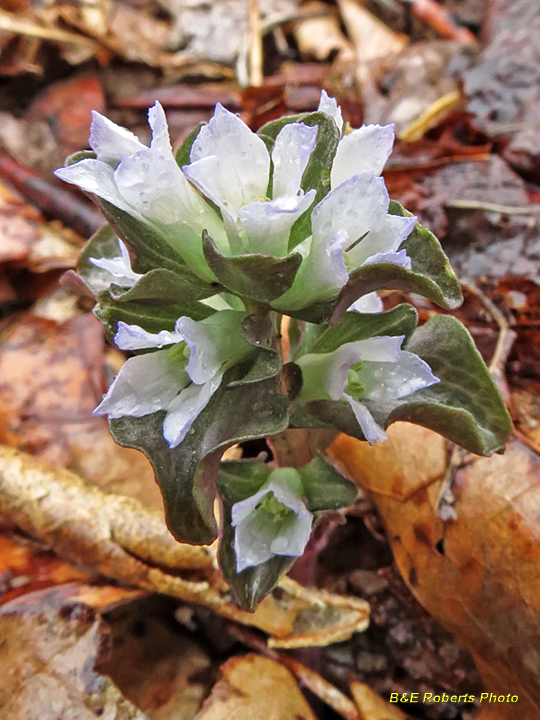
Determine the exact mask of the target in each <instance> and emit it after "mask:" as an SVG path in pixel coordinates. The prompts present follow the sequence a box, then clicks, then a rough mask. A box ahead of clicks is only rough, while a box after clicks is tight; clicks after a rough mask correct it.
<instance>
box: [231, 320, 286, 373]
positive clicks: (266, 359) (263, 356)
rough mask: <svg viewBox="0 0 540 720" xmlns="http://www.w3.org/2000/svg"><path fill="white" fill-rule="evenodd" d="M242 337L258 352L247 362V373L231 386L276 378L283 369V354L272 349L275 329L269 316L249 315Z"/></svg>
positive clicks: (243, 326) (243, 323) (243, 325)
mask: <svg viewBox="0 0 540 720" xmlns="http://www.w3.org/2000/svg"><path fill="white" fill-rule="evenodd" d="M242 336H243V338H244V339H245V340H246V342H248V343H249V344H250V345H252V346H253V347H254V348H256V349H257V352H256V353H255V355H254V356H253V357H252V358H250V359H249V360H248V361H247V363H246V364H249V365H248V370H247V372H246V373H245V374H243V375H242V376H241V377H240V379H238V380H234V381H233V382H231V385H241V384H243V383H252V382H258V381H259V380H265V379H266V378H270V377H275V376H276V375H277V374H278V373H279V372H280V371H281V369H282V367H283V359H282V357H281V353H279V352H278V351H277V350H275V349H274V348H273V347H272V342H273V337H274V328H273V324H272V321H271V319H270V317H269V315H267V314H265V315H248V317H246V318H245V319H244V321H243V322H242Z"/></svg>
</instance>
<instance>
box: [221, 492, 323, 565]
mask: <svg viewBox="0 0 540 720" xmlns="http://www.w3.org/2000/svg"><path fill="white" fill-rule="evenodd" d="M269 493H273V495H274V496H275V498H276V500H278V501H279V502H280V503H282V504H283V505H285V507H287V508H289V510H292V512H293V513H294V515H289V516H288V517H286V518H285V519H284V520H281V521H279V520H278V519H274V518H272V516H271V515H270V514H269V513H267V512H265V511H264V510H263V511H261V510H258V509H257V508H256V506H257V505H258V503H259V502H260V500H262V498H263V497H265V496H266V495H268V494H269ZM312 522H313V516H312V514H311V513H310V512H309V510H308V509H307V508H306V506H305V505H304V503H303V502H302V501H301V500H300V499H299V498H297V497H296V496H295V495H294V494H293V493H292V492H291V490H289V489H288V488H287V487H285V486H283V485H281V484H279V483H275V482H270V483H268V485H266V486H265V487H264V488H263V489H261V490H259V492H257V493H255V495H252V496H251V497H249V498H247V499H246V500H242V501H240V502H238V503H236V504H235V505H233V508H232V526H233V527H235V528H236V532H235V539H234V541H235V553H236V568H237V571H238V572H241V571H242V570H245V569H246V568H247V567H253V566H256V565H260V564H261V563H263V562H265V561H266V560H270V558H272V557H273V556H274V555H286V556H299V555H301V554H302V553H303V552H304V549H305V547H306V545H307V542H308V540H309V536H310V534H311V526H312Z"/></svg>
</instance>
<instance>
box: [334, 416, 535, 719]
mask: <svg viewBox="0 0 540 720" xmlns="http://www.w3.org/2000/svg"><path fill="white" fill-rule="evenodd" d="M389 438H390V439H389V441H388V442H385V443H383V444H380V445H376V446H373V447H369V446H368V445H367V444H366V443H361V442H358V441H357V440H353V439H351V438H348V437H346V436H344V435H343V436H340V437H339V438H338V439H337V440H336V441H335V443H334V444H333V446H332V448H331V454H332V457H333V458H334V459H335V460H336V461H337V462H339V463H340V464H341V465H342V466H343V468H344V469H345V470H346V471H347V473H348V474H349V475H350V476H351V477H352V478H353V479H355V480H357V481H358V482H359V483H361V484H362V486H363V487H364V488H365V489H366V490H367V491H368V492H369V494H370V495H371V497H372V499H373V500H374V502H375V504H376V505H377V508H378V510H379V512H380V513H381V516H382V518H383V521H384V523H385V525H386V528H387V532H388V537H389V540H390V543H391V545H392V549H393V552H394V556H395V559H396V562H397V565H398V567H399V569H400V572H401V573H402V575H403V577H404V579H405V580H406V582H407V583H408V585H409V587H410V588H411V590H412V592H413V593H414V595H415V596H416V597H417V599H418V600H419V601H420V602H421V603H422V604H423V605H424V607H426V609H427V610H428V611H429V612H430V613H431V614H432V615H433V616H434V617H435V618H437V619H438V620H439V621H440V622H441V623H442V624H443V625H444V626H445V627H447V628H448V629H449V630H451V631H452V632H454V633H455V634H456V635H457V637H458V639H459V641H460V642H461V644H462V645H463V646H464V647H465V648H466V649H468V650H469V652H470V653H471V654H472V655H473V657H474V659H475V662H476V664H477V667H478V669H479V671H480V674H481V675H482V678H483V680H484V683H485V686H486V690H487V691H488V692H493V693H496V694H497V695H502V694H503V693H504V695H507V694H508V693H510V694H512V695H518V696H519V702H518V703H517V704H497V705H490V706H484V708H483V710H482V712H483V714H482V715H481V717H482V718H483V719H484V720H511V719H515V717H516V713H517V714H519V716H520V717H524V718H525V717H527V718H529V717H530V718H533V717H538V716H539V714H540V691H539V688H540V682H539V678H540V653H539V649H538V648H539V647H540V634H539V627H540V622H539V621H540V602H539V598H540V573H539V572H538V562H539V558H540V530H539V525H538V516H539V513H540V462H539V457H538V455H537V454H536V453H535V452H534V451H532V450H530V449H529V448H527V447H526V446H525V445H524V444H523V443H521V442H518V441H517V440H514V441H513V442H511V443H510V445H509V446H508V449H507V452H506V454H505V455H494V456H493V457H490V458H476V457H475V456H467V457H465V459H464V460H463V462H462V464H460V465H457V466H456V467H453V468H452V467H450V475H449V477H450V479H452V480H453V482H452V486H451V487H452V493H453V496H454V498H455V502H452V498H449V499H448V498H447V497H446V495H445V497H446V500H447V502H448V501H450V503H451V505H450V507H451V508H453V509H454V510H455V513H456V514H457V517H456V519H455V520H451V521H448V522H443V520H442V519H441V517H440V516H439V515H438V512H437V511H438V508H439V500H440V495H441V492H444V481H445V479H446V478H447V475H448V459H447V453H446V443H445V440H444V439H443V438H441V437H439V436H438V435H436V434H435V433H433V432H431V431H429V430H426V429H424V428H421V427H416V426H412V425H407V424H405V423H396V424H395V425H394V426H392V427H391V428H390V430H389ZM450 512H451V511H450Z"/></svg>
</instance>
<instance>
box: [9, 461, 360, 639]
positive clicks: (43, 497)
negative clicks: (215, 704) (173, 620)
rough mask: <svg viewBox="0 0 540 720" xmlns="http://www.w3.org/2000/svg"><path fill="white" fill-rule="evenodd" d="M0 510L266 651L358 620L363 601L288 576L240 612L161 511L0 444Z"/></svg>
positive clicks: (349, 628)
mask: <svg viewBox="0 0 540 720" xmlns="http://www.w3.org/2000/svg"><path fill="white" fill-rule="evenodd" d="M0 514H1V517H2V522H3V523H4V524H5V525H6V526H11V527H15V528H18V529H20V530H22V531H23V532H25V533H26V534H27V535H29V536H30V537H32V538H34V539H36V540H38V541H40V542H42V543H45V544H46V545H47V546H48V547H51V548H52V549H54V550H55V552H57V553H58V554H59V555H60V556H61V557H62V558H64V559H66V560H69V561H71V562H73V563H75V564H80V565H83V566H85V567H87V568H90V569H92V570H93V571H95V572H97V573H99V574H101V575H105V576H106V577H109V578H113V579H115V580H118V581H120V582H123V583H125V584H127V585H132V586H135V587H139V588H143V589H145V590H150V591H154V592H159V593H162V594H165V595H170V596H172V597H176V598H180V599H182V600H185V601H187V602H193V603H197V604H200V605H204V606H206V607H209V608H211V609H212V610H214V611H215V612H217V613H218V614H220V615H222V616H224V617H226V618H229V619H230V620H234V621H236V622H239V623H243V624H245V625H252V626H254V627H257V628H259V629H261V630H263V631H264V632H266V633H267V634H268V635H270V638H269V640H268V644H269V645H270V646H272V647H288V648H292V647H310V646H317V645H319V646H320V645H328V644H330V643H333V642H339V641H342V640H346V639H348V638H349V637H351V635H352V634H353V633H355V632H359V631H362V630H365V628H366V627H367V624H368V618H369V606H368V604H367V603H366V602H365V601H363V600H360V599H357V598H349V597H344V596H341V595H333V594H332V593H328V592H324V591H319V590H309V589H306V588H303V587H301V586H300V585H297V584H296V583H295V582H294V581H293V580H290V579H289V578H284V580H283V581H282V583H281V587H280V588H279V589H278V590H277V591H276V592H274V593H272V594H271V595H269V596H268V597H267V598H265V600H264V601H263V602H262V603H261V605H260V606H259V607H258V609H257V610H256V611H255V612H254V613H247V612H243V611H240V610H238V608H237V607H235V605H234V604H233V602H232V600H231V596H230V593H229V591H228V588H227V586H226V585H225V583H224V581H223V580H222V579H221V577H220V575H219V574H218V572H217V570H216V568H215V559H214V553H213V551H211V550H210V549H209V548H204V547H197V546H193V545H183V544H180V543H177V542H176V541H175V540H174V538H173V537H172V535H171V534H170V533H169V532H168V530H167V528H166V526H165V523H164V521H163V518H162V514H161V513H159V512H157V511H155V510H151V509H149V508H147V507H145V506H143V505H142V504H141V503H140V502H138V501H137V500H135V499H133V498H127V497H124V496H121V495H113V494H106V493H103V492H102V491H101V490H99V489H98V488H97V487H93V486H89V485H86V484H85V483H84V481H83V480H81V478H79V477H78V476H76V475H74V474H73V473H71V472H69V471H68V470H64V469H62V468H60V469H52V468H50V467H48V466H47V465H45V464H44V463H42V462H40V461H39V460H36V459H35V458H32V457H30V456H28V455H26V454H24V453H20V452H17V451H16V450H14V449H12V448H5V447H4V448H0Z"/></svg>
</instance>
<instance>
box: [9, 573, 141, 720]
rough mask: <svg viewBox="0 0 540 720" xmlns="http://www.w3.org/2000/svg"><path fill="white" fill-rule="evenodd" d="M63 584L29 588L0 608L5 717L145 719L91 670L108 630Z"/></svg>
mask: <svg viewBox="0 0 540 720" xmlns="http://www.w3.org/2000/svg"><path fill="white" fill-rule="evenodd" d="M65 588H66V586H62V587H60V588H56V589H55V590H52V591H51V590H44V591H39V592H35V593H29V594H28V595H25V596H24V597H22V598H18V599H17V600H13V601H12V602H10V603H8V604H7V605H4V606H3V607H2V608H1V609H0V646H1V647H2V653H1V654H0V676H1V677H2V684H1V687H0V714H1V716H2V718H3V720H57V719H58V718H77V719H78V720H93V719H94V718H96V717H98V716H101V717H104V718H110V720H147V716H146V715H145V714H144V713H142V712H141V711H140V710H139V709H137V708H136V707H135V706H134V705H132V704H131V703H130V702H128V701H127V700H125V699H124V698H123V697H122V694H121V693H120V691H119V690H118V689H117V688H116V687H115V685H113V683H112V682H111V681H110V680H109V679H108V678H107V677H104V676H102V675H100V674H99V673H98V672H96V670H95V666H96V663H97V662H99V660H101V659H102V658H103V656H104V655H105V654H106V651H107V645H108V642H107V641H108V633H107V628H106V625H105V623H104V622H103V621H102V620H101V619H100V618H99V617H98V616H97V614H96V612H95V611H94V610H93V609H92V608H91V607H89V606H88V605H85V604H84V603H82V602H80V601H78V600H77V599H76V598H75V599H68V598H66V596H65Z"/></svg>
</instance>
